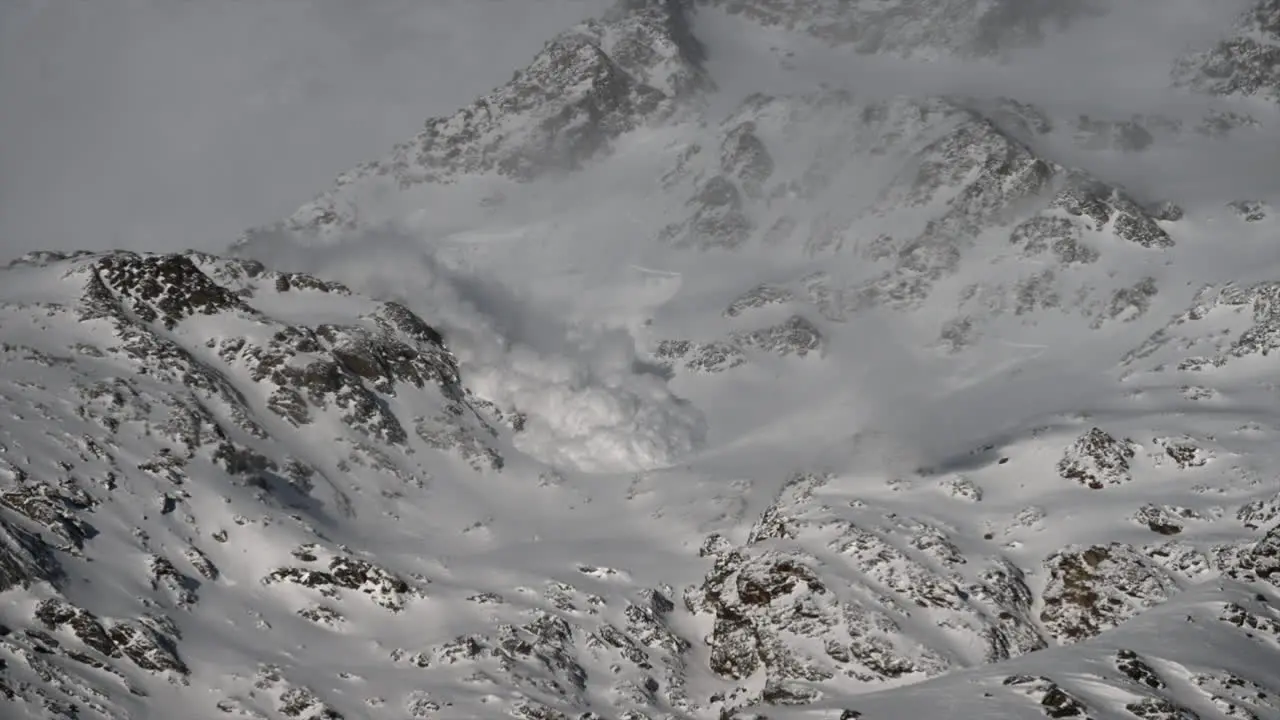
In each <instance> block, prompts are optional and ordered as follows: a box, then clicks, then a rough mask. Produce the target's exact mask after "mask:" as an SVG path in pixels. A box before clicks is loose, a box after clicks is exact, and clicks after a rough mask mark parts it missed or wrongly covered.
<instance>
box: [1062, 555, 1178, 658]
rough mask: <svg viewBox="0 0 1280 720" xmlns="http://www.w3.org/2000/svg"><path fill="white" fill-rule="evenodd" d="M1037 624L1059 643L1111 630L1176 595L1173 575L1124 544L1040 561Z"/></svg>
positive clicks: (1074, 640)
mask: <svg viewBox="0 0 1280 720" xmlns="http://www.w3.org/2000/svg"><path fill="white" fill-rule="evenodd" d="M1044 565H1045V569H1046V570H1047V571H1048V573H1049V580H1048V583H1047V584H1046V586H1045V589H1044V594H1043V604H1044V609H1043V610H1042V611H1041V613H1040V620H1041V622H1042V623H1043V624H1044V627H1045V629H1046V630H1048V631H1049V633H1050V634H1051V635H1052V636H1053V637H1054V638H1056V639H1057V640H1059V641H1060V642H1064V643H1070V642H1078V641H1080V640H1084V639H1087V638H1090V637H1093V636H1094V635H1097V634H1098V633H1100V632H1102V631H1104V630H1107V629H1110V628H1113V627H1115V626H1117V625H1119V624H1120V623H1122V622H1124V621H1125V620H1128V619H1129V618H1131V617H1133V616H1134V615H1136V614H1138V613H1139V612H1141V611H1142V610H1145V609H1146V608H1149V607H1152V606H1154V605H1157V604H1159V603H1162V602H1164V601H1165V600H1168V599H1169V597H1170V596H1172V595H1173V594H1174V593H1175V592H1177V591H1178V585H1177V583H1176V582H1175V580H1174V578H1173V576H1172V575H1171V574H1170V573H1169V572H1168V571H1167V570H1165V569H1164V568H1162V567H1160V566H1158V565H1156V564H1154V563H1153V562H1152V561H1151V560H1150V559H1149V558H1147V557H1146V556H1145V555H1143V554H1141V553H1139V552H1137V551H1136V550H1134V549H1133V548H1132V547H1130V546H1128V545H1123V544H1120V543H1111V544H1110V545H1096V546H1093V547H1090V548H1083V549H1081V548H1073V549H1067V550H1063V551H1061V552H1057V553H1054V554H1053V555H1051V556H1050V557H1049V558H1048V559H1047V560H1045V563H1044Z"/></svg>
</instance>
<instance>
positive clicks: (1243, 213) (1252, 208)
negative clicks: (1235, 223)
mask: <svg viewBox="0 0 1280 720" xmlns="http://www.w3.org/2000/svg"><path fill="white" fill-rule="evenodd" d="M1227 207H1229V208H1231V210H1232V211H1233V212H1234V213H1235V214H1236V216H1237V217H1239V218H1240V219H1241V220H1244V221H1245V222H1260V221H1262V220H1266V219H1267V215H1269V214H1270V213H1269V211H1270V209H1271V208H1270V206H1268V205H1267V204H1266V203H1265V202H1261V201H1258V200H1236V201H1234V202H1230V203H1227Z"/></svg>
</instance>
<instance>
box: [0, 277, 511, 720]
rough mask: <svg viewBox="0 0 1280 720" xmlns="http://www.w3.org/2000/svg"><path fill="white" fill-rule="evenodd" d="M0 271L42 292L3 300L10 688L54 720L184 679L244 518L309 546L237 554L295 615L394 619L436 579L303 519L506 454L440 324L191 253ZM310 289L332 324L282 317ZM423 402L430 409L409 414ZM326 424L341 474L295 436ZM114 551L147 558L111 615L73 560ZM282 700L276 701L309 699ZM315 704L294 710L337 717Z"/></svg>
mask: <svg viewBox="0 0 1280 720" xmlns="http://www.w3.org/2000/svg"><path fill="white" fill-rule="evenodd" d="M0 273H2V274H4V275H5V276H6V277H7V278H9V279H11V280H13V281H14V282H18V283H28V282H34V283H36V284H38V285H39V286H40V287H41V288H42V290H41V294H42V295H43V297H44V299H42V300H40V301H18V302H6V303H5V304H3V305H0V313H2V314H3V319H2V320H0V325H2V326H3V332H2V333H0V355H2V356H3V362H4V365H5V368H6V375H5V378H4V380H3V382H0V398H3V402H4V405H5V407H6V408H7V409H8V411H9V412H10V415H11V416H12V420H13V422H12V423H9V424H6V425H4V426H0V592H4V591H10V592H13V593H20V594H29V595H27V596H29V597H31V598H32V600H31V603H29V604H28V606H26V607H27V610H25V611H23V610H22V608H23V607H24V605H23V604H14V605H12V606H11V607H10V610H11V611H12V612H6V613H5V616H4V622H3V623H0V624H3V625H5V627H3V632H0V694H4V695H6V696H7V697H9V698H10V699H12V700H14V701H15V702H22V703H26V704H27V706H28V707H31V708H36V707H43V708H45V711H47V712H48V713H49V714H50V716H52V717H68V718H69V717H75V716H76V712H78V709H79V710H93V711H94V712H97V713H98V714H99V715H101V716H103V717H109V718H117V717H120V718H123V717H127V716H128V712H127V710H126V709H125V708H124V706H123V705H122V704H121V703H120V702H117V701H116V700H118V696H119V692H118V691H124V692H125V693H126V694H128V695H132V696H142V695H145V694H146V692H147V691H146V690H145V688H146V687H147V685H148V683H149V682H150V680H148V678H152V677H154V678H159V679H162V680H164V679H167V680H168V681H170V682H174V683H179V684H181V683H186V682H187V678H188V677H189V676H190V674H191V672H192V671H191V669H190V668H189V666H188V664H187V661H186V660H185V657H186V656H187V654H188V653H187V651H185V650H184V642H186V641H185V640H184V635H183V633H182V632H181V631H180V630H179V627H180V626H189V624H190V623H195V624H196V625H200V624H203V623H205V622H208V621H209V620H210V619H211V618H210V616H209V615H208V613H207V606H206V605H205V601H206V598H207V595H208V594H209V593H213V594H218V593H222V592H225V586H224V583H225V581H226V579H227V576H226V573H225V572H224V569H225V568H220V567H219V565H220V563H219V562H218V561H216V560H215V558H216V557H224V558H225V557H226V555H225V552H226V551H225V549H224V548H223V547H220V546H226V545H227V544H228V543H232V544H234V543H235V542H236V540H234V538H233V537H232V534H234V533H238V532H246V531H247V532H250V533H252V532H256V531H254V530H249V529H250V528H254V527H259V528H262V529H266V528H271V527H273V526H275V525H277V524H279V523H284V524H287V525H290V526H293V527H297V528H299V530H301V531H302V532H304V533H306V534H309V535H311V536H312V537H315V538H316V539H317V542H315V543H312V545H311V548H312V550H311V551H310V552H309V553H306V552H304V553H301V554H295V555H294V556H293V557H292V560H291V561H288V562H281V563H279V564H278V565H276V566H275V567H274V568H272V569H271V570H270V571H269V572H266V573H265V574H264V575H263V576H262V577H260V578H246V577H242V575H243V573H242V572H240V570H241V568H239V564H238V563H237V564H236V565H233V567H235V568H236V572H235V573H234V574H233V576H232V578H231V579H232V580H233V581H238V582H244V581H246V580H249V581H254V580H257V581H260V584H261V586H262V587H263V588H264V590H265V592H267V593H268V597H275V598H278V601H280V602H284V603H286V604H287V603H289V602H292V601H290V600H287V599H286V598H288V597H292V596H293V595H294V594H296V593H298V592H301V593H304V594H310V595H312V598H313V599H312V601H311V604H310V605H307V606H305V607H302V608H301V609H299V610H298V612H297V614H298V615H300V616H301V617H302V618H303V619H306V620H310V621H312V622H313V623H316V624H327V625H329V626H333V625H335V624H340V623H341V622H342V618H343V616H344V613H346V612H349V611H350V610H351V609H352V608H357V609H358V602H359V601H358V600H357V601H354V602H353V598H359V597H360V596H365V597H367V598H368V599H369V601H370V603H371V605H372V606H373V607H376V608H379V609H381V610H382V611H384V612H389V613H401V612H403V611H404V610H405V608H406V606H409V605H411V603H412V601H413V599H414V598H419V597H421V585H422V584H423V581H422V580H421V579H415V578H405V577H402V576H401V574H400V573H397V572H396V571H394V570H390V569H388V568H385V567H382V566H380V565H378V564H375V563H373V562H370V561H368V560H364V559H361V558H360V557H359V556H358V555H357V554H353V551H351V550H350V549H348V548H337V547H334V546H333V545H332V543H330V542H326V541H325V540H324V533H323V532H320V531H319V530H317V529H316V528H315V527H314V526H312V525H311V524H310V522H311V521H309V520H308V518H310V519H311V520H317V519H319V518H323V517H326V516H329V517H342V516H350V515H351V514H353V513H354V512H355V511H354V506H353V504H352V500H351V496H352V494H354V493H359V492H362V491H367V489H368V488H371V487H374V486H376V483H375V484H374V485H366V487H364V488H362V487H361V484H362V483H365V484H367V483H369V481H370V479H371V478H377V477H381V478H383V479H384V480H383V483H384V485H386V486H387V487H389V488H395V487H396V486H400V487H404V486H406V485H408V486H410V487H416V486H421V485H422V484H423V482H424V478H427V477H429V476H430V471H429V470H427V469H426V468H424V466H423V465H422V461H421V458H425V459H428V460H429V461H430V462H431V463H433V464H436V465H439V464H440V463H454V464H456V466H457V467H459V468H468V469H466V470H465V471H464V472H475V471H477V470H479V471H485V472H496V471H497V470H499V469H500V468H501V466H502V464H503V462H502V456H501V455H500V454H499V453H498V450H497V449H496V447H497V443H498V442H499V438H500V436H501V432H500V431H499V430H498V429H497V425H496V423H497V421H498V419H497V417H496V416H495V415H494V414H493V413H491V412H490V408H491V407H494V409H496V406H492V404H491V403H486V402H485V401H482V400H480V399H479V398H477V397H475V396H474V395H473V394H472V393H471V392H470V391H469V390H468V389H466V388H464V387H463V385H462V381H461V378H460V376H459V371H458V366H457V363H456V361H455V360H454V358H453V356H452V354H451V353H450V351H449V350H448V349H447V347H446V346H445V345H444V341H443V338H442V336H441V335H440V333H439V332H437V331H436V330H435V329H433V328H432V327H431V326H430V325H428V324H427V323H426V322H425V321H424V320H423V319H422V318H421V317H419V316H418V315H417V314H415V313H414V312H413V311H411V310H410V309H408V308H407V307H405V306H403V305H399V304H396V303H383V302H376V301H372V300H367V299H362V298H359V297H356V296H353V295H352V294H351V293H350V292H349V291H348V290H347V289H346V288H344V287H342V286H341V285H338V284H336V283H331V282H326V281H322V280H318V279H316V278H313V277H310V276H306V275H300V274H295V273H279V272H274V271H269V270H267V269H266V268H264V267H263V266H261V265H260V264H258V263H255V262H252V261H245V260H230V259H223V258H217V257H213V256H209V255H203V254H199V253H185V254H172V255H143V254H134V253H125V252H114V253H103V254H92V253H89V254H83V253H78V254H71V255H61V254H55V253H39V254H33V255H30V256H27V257H25V258H23V259H21V260H19V261H17V262H16V263H14V264H13V265H11V266H10V267H9V268H8V269H6V270H3V271H0ZM0 282H9V280H5V281H0ZM296 296H308V297H296ZM55 298H58V299H55ZM295 298H296V301H301V303H302V304H303V305H309V306H310V307H311V308H312V309H311V310H309V311H308V313H307V314H308V317H322V316H324V315H326V314H327V315H329V316H330V317H331V318H332V320H331V321H330V322H327V323H325V322H321V323H319V324H308V323H303V322H298V321H296V320H293V319H291V316H290V314H289V308H290V307H293V308H296V307H298V306H299V305H298V302H296V301H295ZM326 303H329V304H328V305H327V307H329V308H330V310H329V311H327V312H326V311H323V310H322V311H318V312H317V311H316V310H315V309H314V308H316V307H326ZM409 399H411V400H412V402H411V403H409V406H410V407H412V408H413V409H414V412H415V413H420V414H418V415H409V416H404V415H402V414H401V413H402V412H403V410H402V408H403V407H404V406H403V405H401V401H403V400H409ZM433 409H434V412H431V411H432V410H433ZM491 417H492V418H494V420H493V423H491V421H490V418H491ZM37 425H38V426H39V427H42V428H44V429H43V430H42V431H40V432H35V433H33V432H31V428H32V427H33V426H37ZM313 427H324V428H326V432H328V433H331V435H330V436H329V437H330V438H331V442H330V444H329V447H330V448H333V449H336V450H337V452H338V457H339V458H341V459H340V460H339V461H338V462H336V463H332V461H330V464H326V463H325V462H324V461H322V460H319V458H320V457H321V456H320V455H317V454H314V453H313V452H312V450H313V449H311V448H308V445H309V443H308V442H306V441H305V439H303V438H296V437H292V436H291V435H290V433H291V432H294V431H299V432H301V431H306V430H308V429H310V428H313ZM33 443H35V444H33ZM309 453H310V455H311V456H310V457H308V454H309ZM472 468H474V469H472ZM387 492H391V490H388V491H387ZM211 501H212V502H211ZM211 508H213V509H216V511H215V512H211ZM222 508H225V510H223V509H222ZM121 527H123V528H124V529H125V530H128V529H129V528H132V530H131V531H130V532H125V533H124V534H123V535H122V534H121V533H120V528H121ZM108 529H110V530H109V531H108V532H104V531H107V530H108ZM248 537H249V536H246V539H248ZM121 542H123V543H124V545H123V546H121V545H120V543H121ZM103 543H107V544H106V545H104V544H103ZM122 547H126V548H128V553H133V554H136V555H137V556H138V557H139V558H140V559H139V560H138V561H137V562H136V563H133V564H129V563H125V569H124V570H122V574H121V575H120V576H119V577H116V578H113V582H119V583H122V587H125V588H130V587H132V588H135V590H134V592H136V596H135V597H133V598H132V599H131V598H129V597H128V593H127V591H126V593H125V594H124V595H123V596H122V597H117V598H115V599H114V600H112V602H113V603H114V604H113V605H111V607H112V608H114V609H113V610H112V612H111V614H110V615H105V614H99V613H98V612H97V611H96V610H94V609H93V608H94V602H96V601H99V600H101V598H97V599H95V598H93V597H91V596H86V595H85V594H84V593H83V592H82V591H79V590H76V588H77V587H78V584H77V583H79V580H77V578H80V577H82V576H83V575H84V572H85V571H84V570H83V569H82V568H80V567H79V565H80V564H81V563H86V562H89V563H93V562H109V563H117V562H120V558H121V557H127V555H126V556H121V555H120V553H121V548H122ZM108 548H110V549H108ZM104 553H105V554H104ZM72 568H74V569H72ZM290 587H292V588H296V590H291V591H284V590H285V588H290ZM282 591H283V592H282ZM15 597H16V596H15ZM124 608H131V610H130V612H131V613H132V614H130V615H127V616H120V614H119V613H121V612H122V610H123V609H124ZM15 613H17V614H16V615H15ZM182 616H186V617H188V618H189V619H182ZM14 622H17V623H18V627H13V626H11V625H9V624H10V623H14ZM272 682H273V683H276V681H272ZM279 682H283V681H282V680H281V681H279ZM277 684H278V683H276V684H272V685H271V686H272V687H276V685H277ZM280 690H281V693H282V695H281V698H282V699H281V700H280V707H281V708H288V707H293V708H295V709H297V708H303V706H304V705H305V706H307V707H311V706H310V705H307V703H303V702H302V700H303V699H305V698H303V697H302V691H301V690H288V689H284V688H283V686H281V687H280ZM295 696H296V697H295ZM291 698H292V699H291ZM227 702H229V703H231V705H234V704H235V703H234V702H231V700H228V701H227ZM317 702H319V701H317ZM299 703H301V704H299ZM231 705H228V707H230V706H231ZM322 705H323V703H320V705H315V708H319V707H321V706H322ZM315 708H312V710H315V712H320V713H321V714H319V715H316V714H315V712H312V710H305V711H304V709H299V710H298V713H300V714H293V715H290V714H289V713H288V712H285V711H284V709H281V710H280V712H282V713H284V714H285V716H289V717H331V715H328V714H325V713H324V712H321V710H316V709H315ZM309 713H310V714H309Z"/></svg>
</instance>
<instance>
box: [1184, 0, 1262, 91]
mask: <svg viewBox="0 0 1280 720" xmlns="http://www.w3.org/2000/svg"><path fill="white" fill-rule="evenodd" d="M1173 76H1174V81H1175V82H1176V83H1178V84H1179V85H1182V86H1185V87H1189V88H1192V89H1194V90H1197V91H1200V92H1207V93H1212V94H1215V95H1239V96H1255V97H1261V98H1265V99H1269V100H1280V2H1277V1H1276V0H1258V1H1257V2H1256V3H1255V4H1254V5H1253V7H1251V8H1250V9H1249V10H1248V11H1246V12H1245V13H1244V14H1243V15H1241V16H1240V18H1239V20H1238V21H1237V22H1236V27H1235V31H1234V33H1233V34H1232V36H1231V37H1229V38H1226V39H1224V40H1222V41H1221V42H1219V43H1218V44H1217V45H1215V46H1214V47H1212V48H1210V49H1208V50H1203V51H1199V52H1194V53H1191V54H1189V55H1186V56H1184V57H1182V58H1180V59H1179V61H1178V63H1177V64H1176V66H1175V68H1174V72H1173Z"/></svg>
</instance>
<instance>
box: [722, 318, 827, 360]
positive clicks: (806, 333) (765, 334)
mask: <svg viewBox="0 0 1280 720" xmlns="http://www.w3.org/2000/svg"><path fill="white" fill-rule="evenodd" d="M733 337H734V339H735V340H736V341H737V342H739V343H740V344H742V345H744V346H746V347H752V348H757V349H760V350H764V351H767V352H771V353H774V354H775V355H782V356H787V355H796V356H799V357H804V356H805V355H808V354H809V353H811V352H820V351H821V349H822V332H821V331H819V330H818V328H817V327H815V326H814V324H813V323H811V322H809V321H808V320H805V319H804V318H803V317H800V316H799V315H793V316H792V317H790V318H788V319H787V320H786V321H785V322H783V323H782V324H780V325H774V326H772V327H768V328H762V329H760V330H754V331H752V332H749V333H740V334H735V335H734V336H733Z"/></svg>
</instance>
